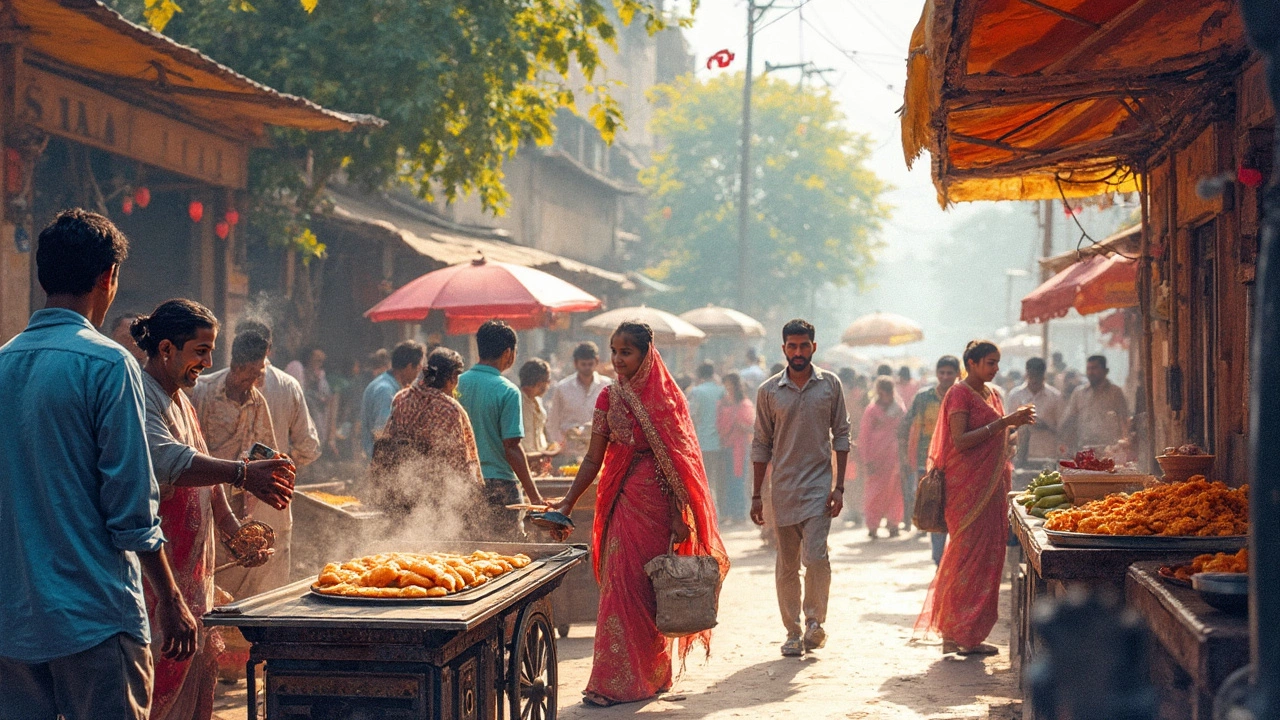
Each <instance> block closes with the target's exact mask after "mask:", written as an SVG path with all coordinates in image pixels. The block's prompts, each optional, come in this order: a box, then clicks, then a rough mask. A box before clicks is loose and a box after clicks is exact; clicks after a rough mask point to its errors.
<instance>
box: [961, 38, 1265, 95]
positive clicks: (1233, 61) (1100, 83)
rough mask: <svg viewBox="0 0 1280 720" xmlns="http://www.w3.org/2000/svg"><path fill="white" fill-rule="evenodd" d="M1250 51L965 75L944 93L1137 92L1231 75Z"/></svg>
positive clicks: (1226, 51)
mask: <svg viewBox="0 0 1280 720" xmlns="http://www.w3.org/2000/svg"><path fill="white" fill-rule="evenodd" d="M1248 54H1249V50H1248V48H1247V47H1246V46H1245V45H1244V43H1243V41H1242V42H1241V44H1240V46H1239V47H1236V48H1223V49H1221V50H1218V51H1216V52H1213V53H1203V54H1200V55H1198V56H1195V57H1193V58H1190V59H1187V58H1182V59H1177V60H1171V61H1169V62H1167V63H1163V64H1157V65H1148V66H1143V67H1140V68H1138V67H1122V68H1115V69H1107V70H1086V71H1081V72H1074V73H1060V74H1057V75H1017V76H1009V75H996V74H991V75H966V76H965V77H964V78H963V79H962V80H961V81H960V82H959V83H956V84H953V85H950V86H948V87H946V88H944V89H943V97H944V98H945V99H953V98H959V97H964V96H966V95H972V96H975V97H978V98H981V97H984V96H988V95H993V94H1003V95H1009V94H1015V93H1019V92H1029V91H1038V90H1061V91H1064V92H1067V91H1073V90H1082V89H1083V90H1088V89H1098V88H1117V87H1124V88H1134V87H1141V86H1143V85H1147V84H1153V83H1160V82H1167V81H1174V82H1185V81H1186V80H1187V79H1189V78H1191V77H1193V76H1195V75H1197V74H1199V73H1209V74H1214V73H1217V72H1219V71H1224V72H1225V74H1227V75H1232V74H1234V73H1235V72H1236V71H1238V70H1239V67H1240V64H1241V63H1242V62H1243V61H1244V60H1245V58H1247V57H1248Z"/></svg>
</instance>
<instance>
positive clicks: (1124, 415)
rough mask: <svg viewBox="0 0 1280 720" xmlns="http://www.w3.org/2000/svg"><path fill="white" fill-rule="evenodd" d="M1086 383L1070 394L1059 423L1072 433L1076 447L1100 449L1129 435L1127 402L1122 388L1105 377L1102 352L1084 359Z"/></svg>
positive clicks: (1077, 448) (1105, 364)
mask: <svg viewBox="0 0 1280 720" xmlns="http://www.w3.org/2000/svg"><path fill="white" fill-rule="evenodd" d="M1084 372H1085V377H1086V378H1088V380H1089V384H1088V385H1086V386H1084V387H1081V388H1080V389H1078V390H1076V391H1075V392H1074V393H1072V394H1071V399H1070V400H1068V401H1067V410H1066V414H1065V415H1064V416H1063V419H1062V425H1063V427H1065V428H1066V429H1067V432H1068V433H1070V434H1074V437H1075V442H1074V443H1073V447H1074V448H1075V449H1076V450H1083V449H1085V448H1095V449H1097V450H1098V452H1102V451H1103V449H1104V448H1106V447H1107V446H1108V445H1114V444H1116V443H1117V442H1119V440H1120V438H1123V437H1127V436H1128V434H1129V402H1128V400H1126V399H1125V397H1124V390H1121V389H1120V386H1118V385H1116V384H1114V383H1112V382H1111V381H1110V380H1108V379H1107V375H1108V374H1109V373H1110V372H1111V371H1110V370H1109V369H1107V358H1106V356H1105V355H1092V356H1090V357H1089V359H1088V360H1087V361H1086V362H1085V367H1084Z"/></svg>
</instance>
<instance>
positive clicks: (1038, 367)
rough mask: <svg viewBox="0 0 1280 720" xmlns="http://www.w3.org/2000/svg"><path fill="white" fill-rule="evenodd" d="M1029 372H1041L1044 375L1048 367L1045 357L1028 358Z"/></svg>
mask: <svg viewBox="0 0 1280 720" xmlns="http://www.w3.org/2000/svg"><path fill="white" fill-rule="evenodd" d="M1026 368H1027V374H1028V375H1031V374H1033V373H1039V374H1040V375H1043V374H1044V372H1045V370H1047V369H1048V368H1047V367H1046V366H1045V362H1044V358H1038V357H1033V358H1029V359H1028V360H1027V365H1026Z"/></svg>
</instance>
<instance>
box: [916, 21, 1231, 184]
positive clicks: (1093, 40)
mask: <svg viewBox="0 0 1280 720" xmlns="http://www.w3.org/2000/svg"><path fill="white" fill-rule="evenodd" d="M1247 53H1248V50H1247V47H1246V45H1245V37H1244V30H1243V25H1242V22H1241V19H1240V17H1239V13H1238V12H1237V10H1236V8H1235V4H1234V3H1233V2H1232V0H1179V2H1167V0H928V2H926V3H925V6H924V10H923V12H922V15H921V18H920V23H919V24H918V25H917V26H916V29H915V32H914V33H913V35H912V38H911V47H910V53H909V56H908V70H907V85H906V90H905V97H904V105H903V110H902V142H903V151H904V153H905V155H906V159H907V163H908V165H910V164H911V163H912V162H913V161H914V160H915V159H916V158H918V157H919V156H920V155H921V154H922V153H923V152H924V151H925V150H928V151H929V152H930V154H931V155H932V161H933V176H934V182H935V185H936V186H937V188H938V197H939V200H940V201H942V202H943V203H944V204H945V203H947V202H954V201H963V200H1027V199H1045V198H1058V197H1060V196H1061V195H1065V196H1067V197H1086V196H1090V195H1097V194H1100V193H1103V192H1115V191H1125V192H1127V191H1132V190H1136V189H1138V188H1137V180H1136V177H1135V175H1134V174H1133V172H1132V170H1133V168H1135V167H1138V166H1140V164H1141V161H1143V160H1144V159H1146V158H1149V157H1150V156H1151V155H1152V154H1154V153H1155V152H1157V151H1158V150H1159V149H1160V148H1162V147H1164V146H1166V145H1168V144H1169V143H1171V142H1176V141H1177V140H1179V139H1183V138H1185V136H1186V135H1187V133H1189V132H1190V131H1191V130H1192V129H1196V128H1200V127H1203V124H1204V122H1205V121H1206V120H1207V118H1208V117H1210V116H1211V114H1212V113H1213V112H1215V111H1216V110H1217V109H1218V108H1217V104H1218V102H1219V101H1223V100H1225V99H1226V97H1227V96H1228V92H1229V89H1230V79H1231V76H1232V74H1233V73H1234V72H1236V71H1237V70H1238V68H1239V66H1240V63H1241V62H1242V60H1243V59H1244V58H1245V57H1246V56H1247ZM1186 139H1189V138H1186Z"/></svg>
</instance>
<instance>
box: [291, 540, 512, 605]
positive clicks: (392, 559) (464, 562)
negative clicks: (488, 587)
mask: <svg viewBox="0 0 1280 720" xmlns="http://www.w3.org/2000/svg"><path fill="white" fill-rule="evenodd" d="M531 562H533V561H532V560H531V559H530V558H529V556H527V555H519V554H518V555H499V554H498V553H494V552H482V551H476V552H474V553H472V554H471V555H456V554H453V553H431V554H419V553H378V554H377V555H366V556H365V557H360V558H354V559H352V560H348V561H347V562H344V563H341V564H339V563H329V564H327V565H325V566H324V568H323V569H322V570H321V571H320V575H319V577H317V578H316V582H315V583H313V584H312V586H311V588H312V589H313V590H315V591H316V592H318V593H322V594H325V595H346V596H351V597H369V598H439V597H445V596H447V595H449V594H451V593H455V592H460V591H462V590H465V589H467V588H471V587H477V586H479V585H483V584H485V583H487V582H489V581H490V580H491V579H493V578H497V577H501V576H502V575H505V574H507V573H509V572H512V571H514V570H516V569H518V568H523V567H526V566H528V565H529V563H531Z"/></svg>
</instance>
